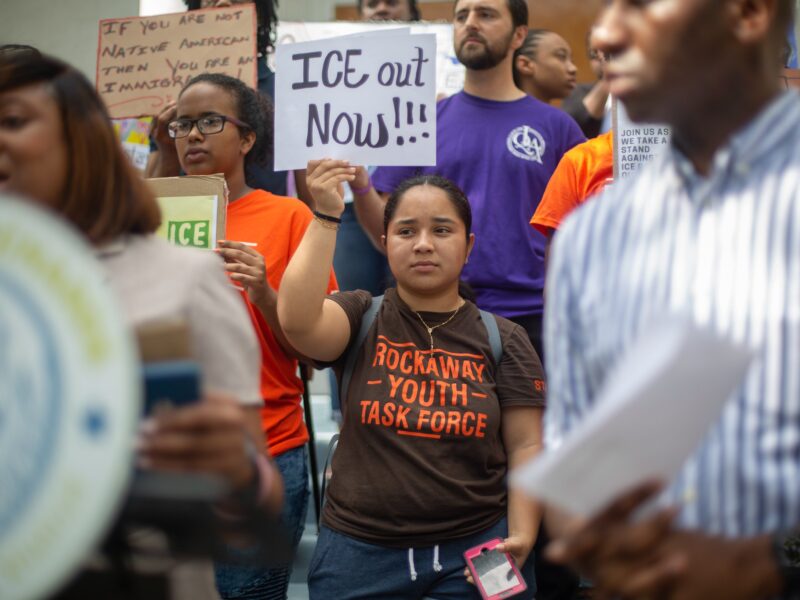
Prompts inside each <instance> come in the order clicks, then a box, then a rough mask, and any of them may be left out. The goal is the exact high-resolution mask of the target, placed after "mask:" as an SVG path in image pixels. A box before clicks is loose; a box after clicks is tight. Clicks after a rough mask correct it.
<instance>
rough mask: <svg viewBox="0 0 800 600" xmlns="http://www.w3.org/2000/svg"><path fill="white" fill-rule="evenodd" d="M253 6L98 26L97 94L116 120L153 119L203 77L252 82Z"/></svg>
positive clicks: (254, 67) (254, 69)
mask: <svg viewBox="0 0 800 600" xmlns="http://www.w3.org/2000/svg"><path fill="white" fill-rule="evenodd" d="M257 67H258V65H257V63H256V18H255V9H254V7H253V5H252V4H237V5H236V6H233V7H230V8H218V9H217V8H215V9H203V10H193V11H190V12H185V13H177V14H171V15H162V16H158V17H129V18H126V19H105V20H102V21H100V43H99V45H98V49H97V76H96V79H95V80H96V82H97V91H98V92H99V93H100V95H101V96H102V97H103V99H104V100H105V102H106V105H107V106H108V110H109V111H110V113H111V116H112V117H113V118H115V119H120V118H126V117H140V116H147V115H155V114H157V113H158V112H159V111H160V110H161V109H162V107H163V106H164V105H165V104H166V103H167V102H170V101H172V100H174V99H175V98H177V97H178V94H179V93H180V91H181V89H183V86H184V85H186V83H187V82H188V81H189V80H190V79H191V78H192V77H194V76H195V75H198V74H200V73H205V72H212V73H224V74H226V75H231V76H233V77H237V78H239V79H241V80H242V81H244V82H245V83H246V84H248V85H249V86H251V87H255V84H256V81H257Z"/></svg>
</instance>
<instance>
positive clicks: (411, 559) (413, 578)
mask: <svg viewBox="0 0 800 600" xmlns="http://www.w3.org/2000/svg"><path fill="white" fill-rule="evenodd" d="M408 572H409V574H410V575H411V581H416V580H417V570H416V569H415V568H414V549H413V548H409V549H408Z"/></svg>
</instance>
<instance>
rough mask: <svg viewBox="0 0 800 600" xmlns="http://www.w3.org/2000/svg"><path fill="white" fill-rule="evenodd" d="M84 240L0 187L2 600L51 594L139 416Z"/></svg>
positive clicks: (126, 337)
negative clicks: (3, 191) (0, 190)
mask: <svg viewBox="0 0 800 600" xmlns="http://www.w3.org/2000/svg"><path fill="white" fill-rule="evenodd" d="M107 279H108V276H107V274H106V273H105V272H104V269H103V268H102V267H101V265H100V263H99V261H98V260H97V257H96V256H95V253H94V252H93V250H92V249H91V248H90V247H89V245H88V244H87V243H86V240H85V239H84V238H83V236H79V235H78V234H76V233H75V231H74V229H73V228H72V227H69V226H67V225H66V224H65V223H64V222H63V221H61V220H57V219H56V217H54V216H53V215H51V214H49V213H45V212H44V211H43V210H41V209H38V208H37V207H36V206H35V205H34V203H33V202H29V201H27V202H26V201H16V200H14V199H13V198H11V197H9V196H7V195H5V194H0V482H2V484H0V598H3V600H25V599H28V600H29V599H30V598H51V597H53V596H56V595H58V594H56V592H57V591H58V588H59V587H61V586H62V585H63V584H64V583H65V582H67V581H68V580H70V579H71V578H72V577H73V576H74V574H75V572H77V570H78V569H79V568H80V567H81V565H82V564H83V563H84V561H86V560H87V559H88V558H89V556H90V554H91V553H92V551H93V550H95V549H96V548H97V547H98V546H99V545H100V544H101V542H102V541H103V539H104V538H105V537H106V535H107V534H108V528H109V527H110V526H111V524H112V520H113V519H115V518H116V516H117V515H118V512H119V508H120V503H121V502H122V500H123V496H124V494H125V491H126V490H127V488H128V478H129V476H130V474H131V472H132V469H131V464H132V463H133V448H134V442H135V439H136V428H137V424H138V420H139V415H140V412H141V409H140V404H141V395H140V382H139V369H138V365H137V362H136V354H135V350H134V346H133V341H132V339H131V337H130V334H129V331H128V330H127V327H126V326H125V323H126V319H125V318H124V315H123V314H122V312H121V311H120V307H119V299H118V298H117V297H115V295H114V294H113V292H112V290H111V288H110V286H109V285H108V281H107Z"/></svg>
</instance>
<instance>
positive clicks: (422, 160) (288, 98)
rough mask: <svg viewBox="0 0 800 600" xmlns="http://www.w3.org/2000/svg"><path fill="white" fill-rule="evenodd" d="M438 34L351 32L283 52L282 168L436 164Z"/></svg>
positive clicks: (278, 107) (279, 72) (278, 86)
mask: <svg viewBox="0 0 800 600" xmlns="http://www.w3.org/2000/svg"><path fill="white" fill-rule="evenodd" d="M435 55H436V37H435V36H433V35H431V34H421V35H410V33H409V31H408V29H407V28H406V29H400V30H397V33H391V32H387V33H386V34H385V35H355V36H353V35H350V36H344V37H338V38H331V39H326V40H319V41H314V42H306V43H301V44H284V45H279V46H278V47H277V49H276V60H277V69H276V79H275V140H276V141H277V143H276V144H275V170H276V171H284V170H290V169H301V168H304V167H305V166H306V163H307V162H308V161H309V160H310V159H315V158H322V157H331V158H342V159H348V160H350V161H353V162H354V163H360V164H380V165H433V164H435V162H436V106H435V102H436V63H435Z"/></svg>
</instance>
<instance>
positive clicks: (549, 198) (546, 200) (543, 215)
mask: <svg viewBox="0 0 800 600" xmlns="http://www.w3.org/2000/svg"><path fill="white" fill-rule="evenodd" d="M578 195H579V194H578V186H577V177H576V173H575V165H574V164H573V162H572V160H571V159H570V155H569V154H565V155H564V156H563V157H562V159H561V162H559V163H558V166H557V167H556V170H555V171H554V172H553V175H552V176H551V177H550V181H549V182H548V184H547V187H546V188H545V190H544V194H543V195H542V200H541V202H539V206H538V207H536V212H535V213H534V215H533V218H532V219H531V225H533V227H534V229H536V230H537V231H538V232H539V233H541V234H542V235H548V233H550V231H552V230H555V229H558V227H559V225H561V221H563V220H564V217H566V216H567V215H568V214H569V213H570V212H571V211H572V210H573V209H574V208H575V207H576V206H577V205H578V203H579V201H578Z"/></svg>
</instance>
